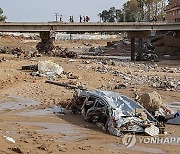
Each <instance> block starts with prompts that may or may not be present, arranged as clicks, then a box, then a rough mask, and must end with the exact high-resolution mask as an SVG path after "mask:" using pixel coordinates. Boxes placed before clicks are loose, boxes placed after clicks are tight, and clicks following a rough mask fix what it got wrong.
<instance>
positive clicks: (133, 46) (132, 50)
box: [131, 38, 135, 61]
mask: <svg viewBox="0 0 180 154" xmlns="http://www.w3.org/2000/svg"><path fill="white" fill-rule="evenodd" d="M131 61H135V38H131Z"/></svg>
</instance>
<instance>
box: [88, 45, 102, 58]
mask: <svg viewBox="0 0 180 154" xmlns="http://www.w3.org/2000/svg"><path fill="white" fill-rule="evenodd" d="M102 53H104V50H103V47H98V48H95V47H91V48H90V49H89V53H88V54H91V55H94V56H95V55H96V56H98V55H101V54H102Z"/></svg>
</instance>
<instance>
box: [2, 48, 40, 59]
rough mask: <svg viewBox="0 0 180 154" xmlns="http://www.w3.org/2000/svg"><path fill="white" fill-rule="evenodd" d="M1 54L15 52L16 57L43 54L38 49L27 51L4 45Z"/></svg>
mask: <svg viewBox="0 0 180 154" xmlns="http://www.w3.org/2000/svg"><path fill="white" fill-rule="evenodd" d="M0 53H1V54H13V55H14V56H15V57H16V58H20V57H22V58H31V57H40V56H41V55H40V54H38V52H37V51H36V50H34V51H32V50H31V51H27V50H23V49H21V48H18V47H17V48H10V47H4V48H1V49H0Z"/></svg>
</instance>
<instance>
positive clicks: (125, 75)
mask: <svg viewBox="0 0 180 154" xmlns="http://www.w3.org/2000/svg"><path fill="white" fill-rule="evenodd" d="M83 63H85V64H86V63H87V62H83ZM92 63H95V64H98V66H83V67H82V69H91V70H93V71H95V72H99V73H101V74H111V75H114V76H119V77H121V78H122V79H123V80H124V83H126V84H128V85H145V84H146V85H149V86H151V87H154V88H159V89H162V90H165V91H168V90H170V91H180V81H179V80H178V79H176V78H172V77H168V76H167V75H164V76H157V75H153V76H147V75H143V74H142V73H143V72H150V71H151V72H154V71H156V72H164V73H180V69H178V68H167V67H158V66H157V65H156V64H154V65H152V64H139V63H134V62H129V61H127V62H124V61H122V62H117V61H116V68H113V67H111V66H110V65H111V64H110V65H108V64H109V63H110V61H105V60H91V61H90V60H88V64H92ZM111 63H112V61H111ZM117 67H119V68H118V69H117ZM133 67H136V68H137V69H138V70H137V71H135V74H132V72H130V71H128V70H129V69H131V68H133ZM122 68H125V70H123V69H122Z"/></svg>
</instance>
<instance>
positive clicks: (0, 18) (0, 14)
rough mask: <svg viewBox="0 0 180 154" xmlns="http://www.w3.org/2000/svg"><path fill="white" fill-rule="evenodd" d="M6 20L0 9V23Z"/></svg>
mask: <svg viewBox="0 0 180 154" xmlns="http://www.w3.org/2000/svg"><path fill="white" fill-rule="evenodd" d="M6 19H7V17H6V16H4V15H3V10H2V9H1V8H0V21H5V20H6Z"/></svg>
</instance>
